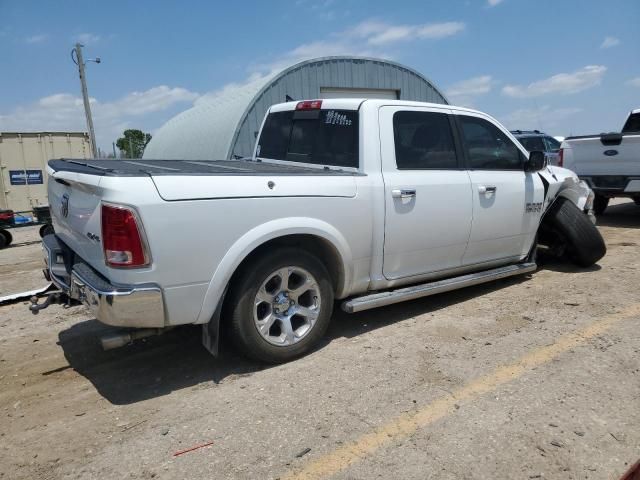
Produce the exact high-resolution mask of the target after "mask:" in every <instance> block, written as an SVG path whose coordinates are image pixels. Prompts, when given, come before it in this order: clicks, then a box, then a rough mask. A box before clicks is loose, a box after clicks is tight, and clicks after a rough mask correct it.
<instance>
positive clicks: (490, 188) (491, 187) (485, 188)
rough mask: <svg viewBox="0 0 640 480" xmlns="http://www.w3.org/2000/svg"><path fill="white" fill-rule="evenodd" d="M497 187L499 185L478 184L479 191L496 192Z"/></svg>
mask: <svg viewBox="0 0 640 480" xmlns="http://www.w3.org/2000/svg"><path fill="white" fill-rule="evenodd" d="M497 189H498V187H496V186H495V185H479V186H478V191H479V192H480V193H495V191H496V190H497Z"/></svg>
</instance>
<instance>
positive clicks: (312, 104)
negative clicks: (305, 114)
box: [296, 100, 322, 110]
mask: <svg viewBox="0 0 640 480" xmlns="http://www.w3.org/2000/svg"><path fill="white" fill-rule="evenodd" d="M321 108H322V100H305V101H304V102H298V104H297V105H296V110H320V109H321Z"/></svg>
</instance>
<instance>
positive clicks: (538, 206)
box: [524, 202, 542, 213]
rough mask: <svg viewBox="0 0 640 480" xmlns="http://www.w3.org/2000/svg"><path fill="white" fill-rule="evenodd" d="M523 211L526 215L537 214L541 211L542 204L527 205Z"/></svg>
mask: <svg viewBox="0 0 640 480" xmlns="http://www.w3.org/2000/svg"><path fill="white" fill-rule="evenodd" d="M524 211H525V212H526V213H539V212H541V211H542V202H535V203H527V204H526V205H525V208H524Z"/></svg>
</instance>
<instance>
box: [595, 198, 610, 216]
mask: <svg viewBox="0 0 640 480" xmlns="http://www.w3.org/2000/svg"><path fill="white" fill-rule="evenodd" d="M608 205H609V197H603V196H602V195H596V198H594V199H593V211H594V212H595V214H596V215H602V214H603V213H604V211H605V210H606V209H607V206H608Z"/></svg>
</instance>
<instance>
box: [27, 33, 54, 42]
mask: <svg viewBox="0 0 640 480" xmlns="http://www.w3.org/2000/svg"><path fill="white" fill-rule="evenodd" d="M48 39H49V35H46V34H44V33H43V34H40V35H32V36H30V37H27V38H25V40H24V41H25V42H26V43H28V44H29V45H34V44H36V43H43V42H46V41H47V40H48Z"/></svg>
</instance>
